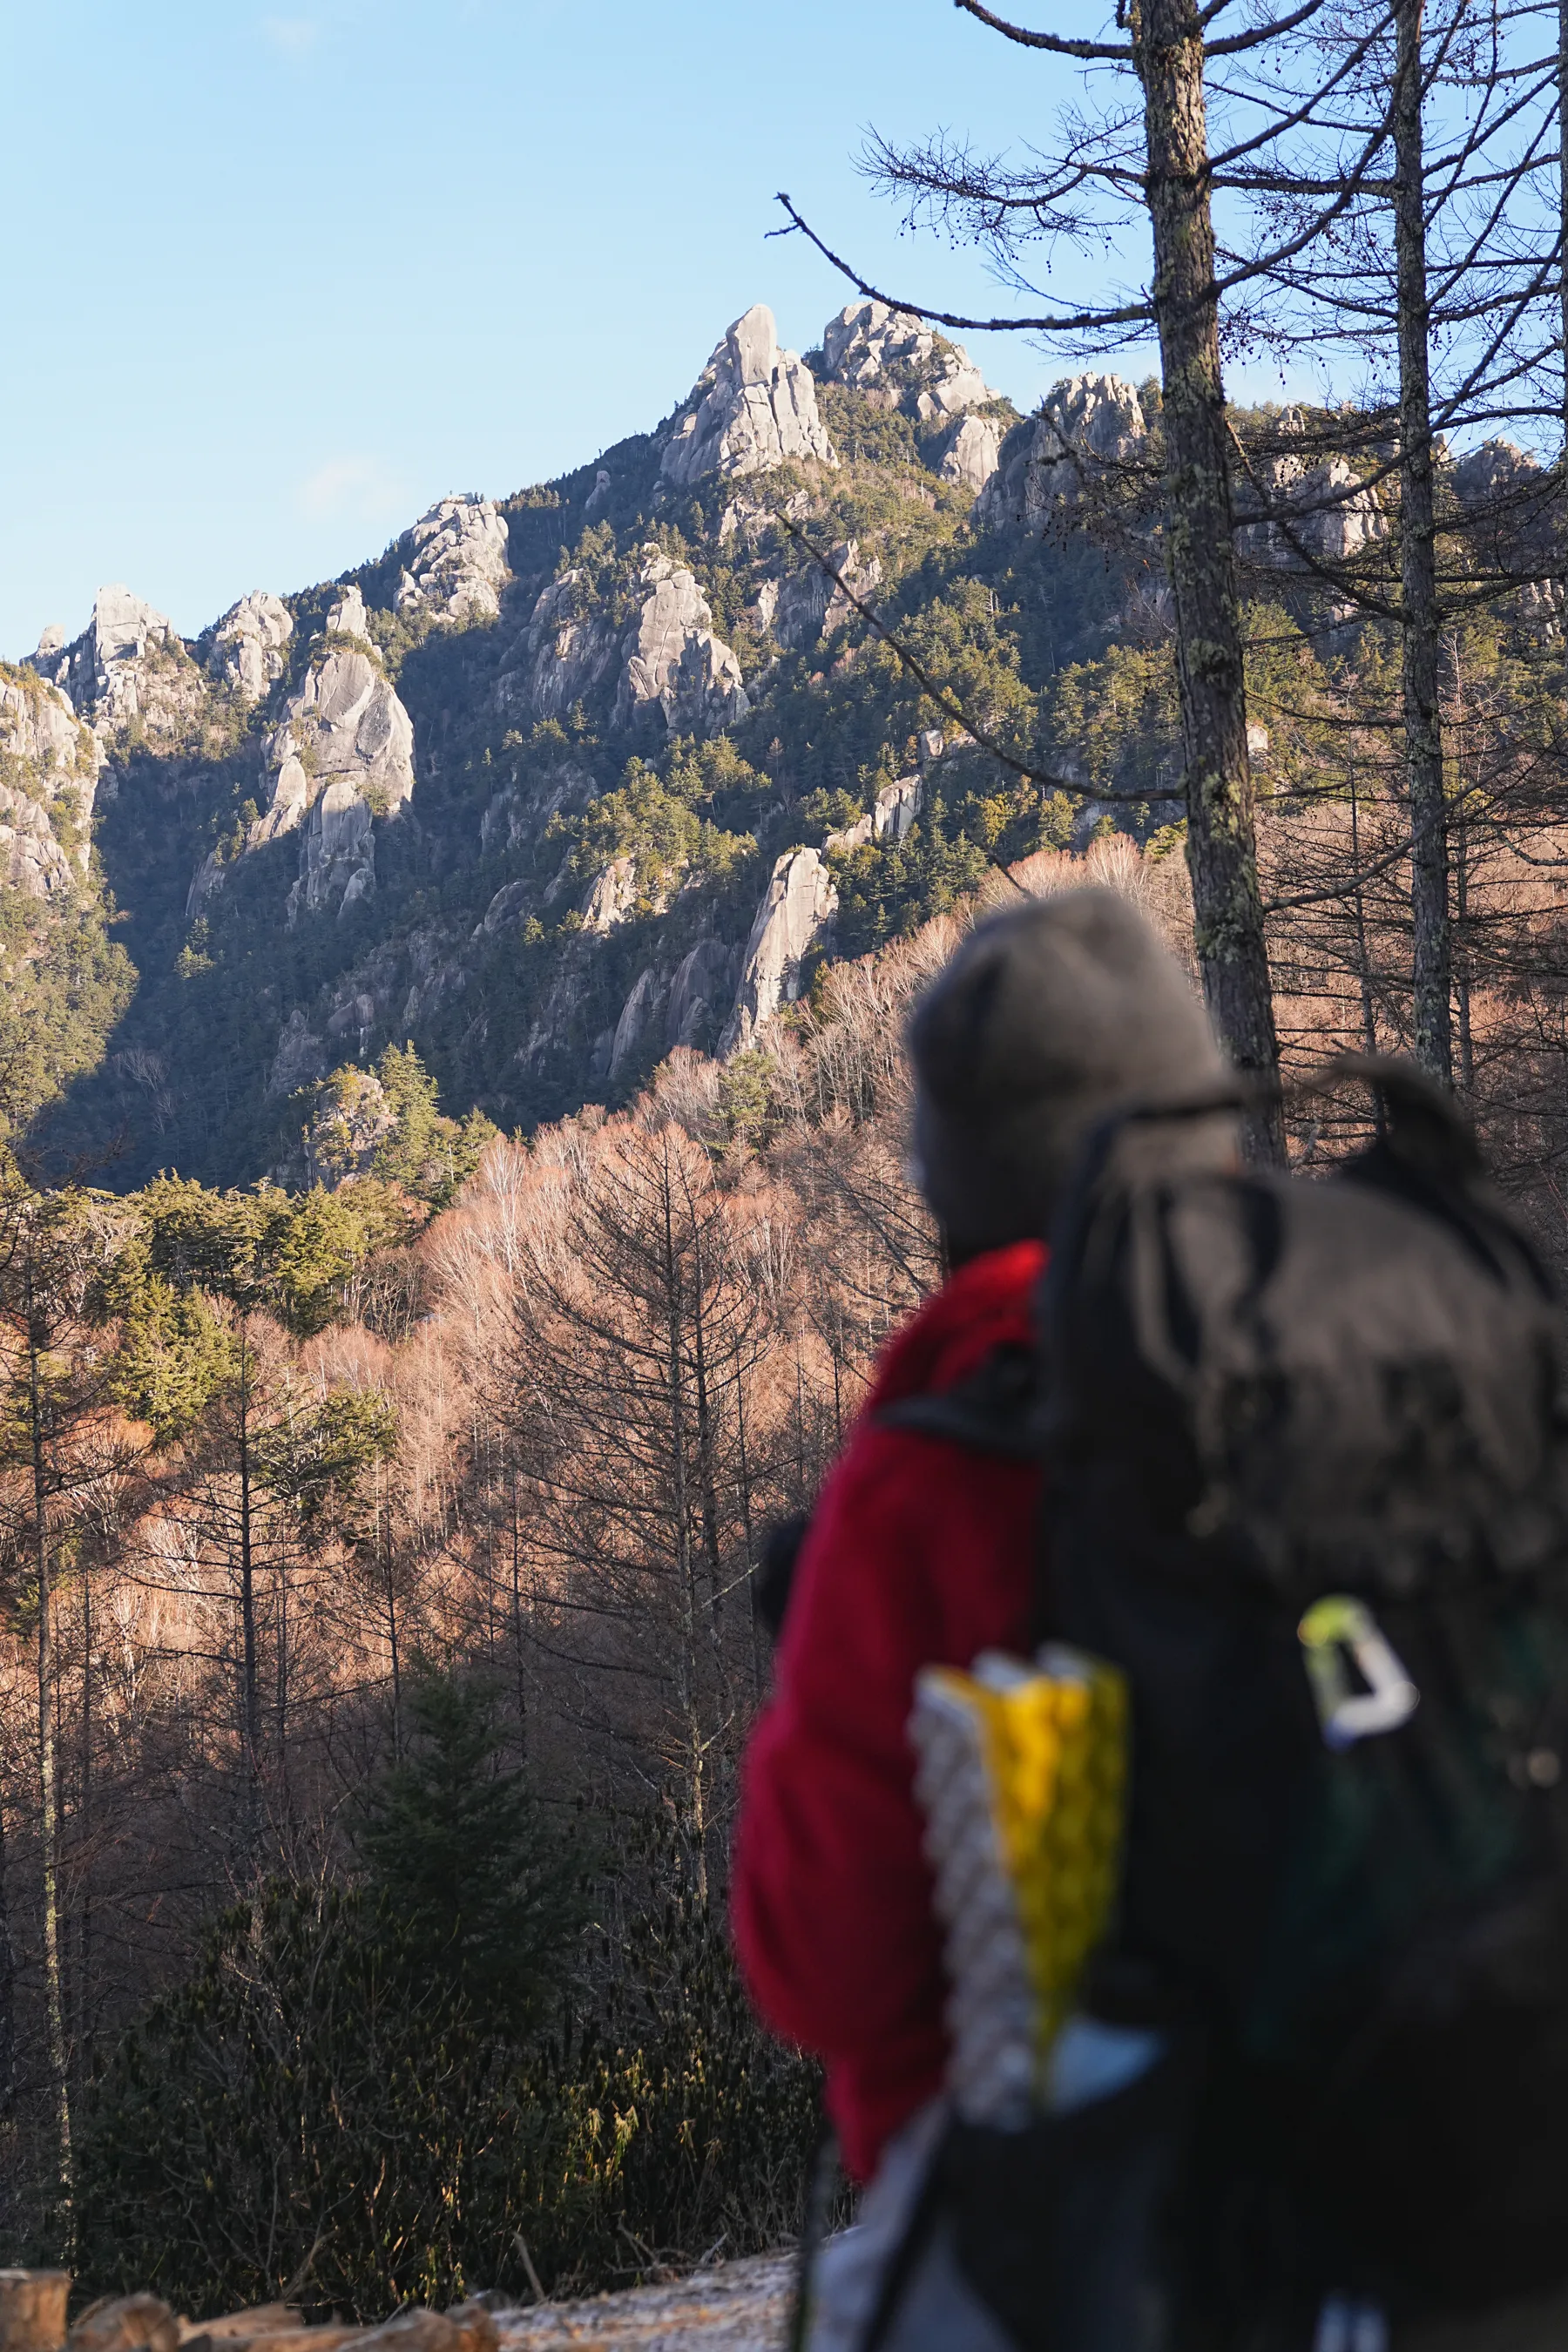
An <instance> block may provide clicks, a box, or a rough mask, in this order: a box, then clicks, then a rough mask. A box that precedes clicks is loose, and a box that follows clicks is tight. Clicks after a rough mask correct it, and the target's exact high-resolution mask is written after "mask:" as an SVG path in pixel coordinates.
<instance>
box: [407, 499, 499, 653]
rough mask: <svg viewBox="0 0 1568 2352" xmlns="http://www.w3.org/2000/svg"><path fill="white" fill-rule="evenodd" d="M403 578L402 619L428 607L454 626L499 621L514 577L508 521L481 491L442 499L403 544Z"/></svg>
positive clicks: (409, 532) (421, 519) (410, 532)
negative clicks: (505, 592)
mask: <svg viewBox="0 0 1568 2352" xmlns="http://www.w3.org/2000/svg"><path fill="white" fill-rule="evenodd" d="M397 544H398V547H399V550H400V551H401V552H402V555H403V563H404V570H403V577H402V579H401V580H400V581H399V583H398V585H397V593H396V596H395V600H394V601H395V604H396V607H397V610H398V611H399V612H400V613H404V612H407V611H409V610H410V609H411V608H414V609H418V608H420V607H425V608H427V609H431V610H434V611H435V612H437V613H438V614H440V615H441V617H442V618H443V619H445V620H448V621H457V622H474V621H493V620H495V619H496V618H497V616H498V615H499V614H500V596H501V590H502V589H503V588H504V587H505V586H506V583H507V582H508V581H509V580H510V577H511V572H510V566H509V564H508V562H507V528H506V518H505V516H504V515H503V514H502V513H501V511H500V508H499V507H498V506H497V505H496V504H495V502H494V500H493V499H486V498H481V497H480V496H479V492H478V491H477V490H470V491H468V492H466V493H465V494H464V495H463V496H462V497H460V498H451V499H437V501H436V504H435V505H434V506H433V507H431V508H429V509H427V510H426V512H425V513H424V514H422V515H421V516H420V518H419V520H418V521H417V522H416V524H415V526H414V528H413V530H411V531H408V532H406V533H405V536H404V537H403V538H402V539H401V540H400V541H398V542H397Z"/></svg>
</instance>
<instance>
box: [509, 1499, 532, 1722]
mask: <svg viewBox="0 0 1568 2352" xmlns="http://www.w3.org/2000/svg"><path fill="white" fill-rule="evenodd" d="M510 1483H511V1665H512V1674H513V1676H514V1677H515V1681H516V1705H517V1752H518V1756H519V1758H520V1759H521V1761H522V1762H523V1763H526V1762H527V1761H528V1691H527V1686H526V1685H525V1684H524V1682H523V1678H522V1527H521V1517H522V1515H521V1508H520V1503H519V1496H518V1487H519V1486H520V1484H521V1477H520V1474H519V1473H518V1472H517V1471H516V1470H513V1472H512V1473H511V1482H510Z"/></svg>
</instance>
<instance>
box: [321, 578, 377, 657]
mask: <svg viewBox="0 0 1568 2352" xmlns="http://www.w3.org/2000/svg"><path fill="white" fill-rule="evenodd" d="M326 634H327V635H328V636H329V637H357V638H359V640H360V642H361V643H362V644H363V645H369V644H370V642H371V635H370V614H368V613H367V612H366V611H365V607H364V591H363V589H362V588H361V587H360V585H359V583H358V582H357V581H353V582H351V583H350V584H349V586H348V587H347V588H345V589H344V591H343V593H342V595H341V596H340V597H339V598H338V599H337V601H336V603H335V604H332V605H331V606H330V607H329V609H328V612H327V630H326Z"/></svg>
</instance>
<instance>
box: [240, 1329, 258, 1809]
mask: <svg viewBox="0 0 1568 2352" xmlns="http://www.w3.org/2000/svg"><path fill="white" fill-rule="evenodd" d="M239 1621H240V1642H241V1650H242V1655H241V1662H240V1674H241V1685H240V1694H239V1704H240V1734H241V1738H243V1740H244V1742H245V1775H246V1810H247V1823H246V1827H247V1833H248V1835H249V1837H250V1839H251V1840H252V1841H254V1840H255V1839H256V1837H257V1836H258V1833H259V1831H260V1826H261V1669H260V1662H259V1658H258V1642H257V1633H256V1528H255V1508H254V1496H253V1494H252V1474H251V1460H250V1332H249V1329H248V1327H247V1324H246V1322H245V1320H244V1318H241V1320H240V1328H239Z"/></svg>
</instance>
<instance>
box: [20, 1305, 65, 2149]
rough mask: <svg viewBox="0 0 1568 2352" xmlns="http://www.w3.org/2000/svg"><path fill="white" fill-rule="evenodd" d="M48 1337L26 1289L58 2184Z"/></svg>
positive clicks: (59, 2026) (59, 2019) (42, 1851)
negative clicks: (46, 1382)
mask: <svg viewBox="0 0 1568 2352" xmlns="http://www.w3.org/2000/svg"><path fill="white" fill-rule="evenodd" d="M46 1351H47V1334H46V1333H45V1332H44V1331H43V1330H42V1328H40V1317H39V1312H38V1307H37V1300H36V1299H35V1298H34V1297H33V1295H32V1283H31V1277H30V1276H29V1280H28V1297H27V1418H28V1424H29V1428H28V1434H29V1439H30V1447H31V1454H32V1472H33V1572H34V1576H35V1578H36V1580H37V1588H38V1657H37V1664H38V1798H39V1806H38V1847H39V1858H40V1863H41V1871H40V1876H41V1879H42V1883H43V1914H44V1916H43V1929H44V2011H45V2019H46V2024H47V2034H48V2047H49V2073H50V2075H51V2076H52V2078H53V2082H54V2089H55V2122H56V2130H57V2133H58V2141H59V2179H60V2185H61V2187H62V2189H65V2190H66V2192H67V2193H69V2189H70V2182H71V2121H70V2087H69V2084H68V2082H67V2079H66V2025H65V1997H64V1991H63V1988H62V1984H61V1979H60V1942H61V1937H60V1878H59V1867H60V1857H59V1754H58V1738H57V1731H56V1725H55V1690H54V1683H55V1654H54V1593H53V1591H52V1589H51V1571H52V1566H53V1563H52V1562H51V1560H50V1558H49V1529H48V1508H49V1476H48V1450H47V1427H46V1418H47V1403H46V1402H45V1398H44V1381H43V1359H44V1355H45V1353H46Z"/></svg>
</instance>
